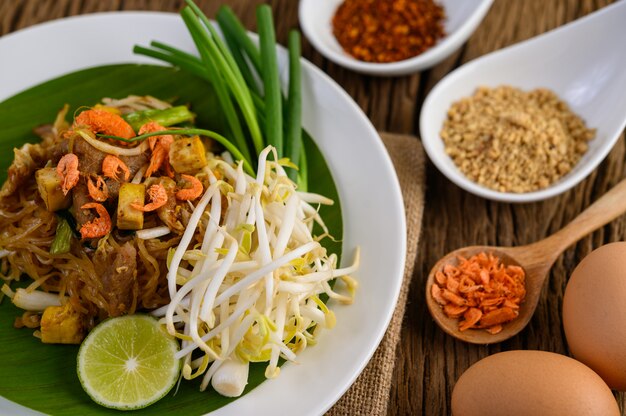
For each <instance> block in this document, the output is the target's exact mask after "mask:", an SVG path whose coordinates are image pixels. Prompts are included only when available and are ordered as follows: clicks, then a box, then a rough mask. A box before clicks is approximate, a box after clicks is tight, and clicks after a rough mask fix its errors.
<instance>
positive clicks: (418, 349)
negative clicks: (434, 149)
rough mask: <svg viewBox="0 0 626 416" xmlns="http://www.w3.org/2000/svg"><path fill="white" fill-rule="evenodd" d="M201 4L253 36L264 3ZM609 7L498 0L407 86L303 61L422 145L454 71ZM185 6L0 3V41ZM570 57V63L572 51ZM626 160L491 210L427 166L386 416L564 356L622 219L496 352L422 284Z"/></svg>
mask: <svg viewBox="0 0 626 416" xmlns="http://www.w3.org/2000/svg"><path fill="white" fill-rule="evenodd" d="M320 1H323V0H320ZM198 3H199V4H200V5H201V6H202V8H203V10H204V11H205V12H206V13H207V14H209V15H212V14H213V13H214V12H215V11H216V10H217V8H218V6H219V5H220V4H222V3H229V4H230V5H231V6H232V7H233V8H234V10H235V11H236V13H237V14H238V15H239V16H240V17H241V19H242V20H243V21H244V23H245V24H246V26H247V27H248V28H249V29H251V30H254V29H255V17H254V6H255V5H256V4H258V3H262V2H261V1H259V0H208V1H198ZM268 3H270V4H271V5H272V6H273V7H274V11H275V21H276V24H277V37H278V40H279V42H281V43H283V44H284V43H285V40H286V35H287V30H288V29H289V28H291V27H296V26H297V25H298V19H297V1H295V0H273V1H269V2H268ZM609 3H611V1H608V0H547V1H546V0H496V1H495V3H494V5H493V7H492V9H491V10H490V12H489V14H488V15H487V17H486V18H485V20H484V21H483V22H482V24H481V25H480V26H479V28H478V30H477V31H476V32H475V33H474V35H473V36H472V37H471V38H470V39H469V41H468V42H467V44H465V45H464V46H463V47H462V48H461V49H460V50H458V51H457V52H456V53H454V54H453V55H452V56H451V57H450V58H448V59H446V60H445V61H444V62H443V63H441V64H440V65H438V66H436V67H434V68H433V69H431V70H429V71H426V72H422V73H418V74H415V75H411V76H406V77H400V78H373V77H367V76H361V75H358V74H355V73H353V72H351V71H349V70H346V69H343V68H341V67H338V66H336V65H334V64H332V63H330V62H329V61H327V60H325V59H324V58H323V57H322V56H321V55H320V54H319V53H318V52H316V51H315V50H314V49H313V48H312V47H311V46H310V45H309V44H308V43H306V42H305V45H304V55H305V56H306V57H307V58H308V59H310V60H311V61H312V62H313V63H315V64H316V65H318V66H319V67H321V68H322V69H323V70H324V71H325V72H327V73H328V74H330V76H332V77H333V78H334V79H335V80H336V81H337V82H338V83H339V84H341V85H342V86H343V87H344V88H345V89H346V90H347V91H348V93H349V94H350V95H351V96H352V97H353V98H354V100H355V101H356V102H357V103H358V104H359V105H360V106H361V108H362V109H363V111H364V112H365V113H366V114H367V116H368V117H369V118H370V119H371V121H372V123H373V124H374V125H375V126H376V128H378V129H379V130H386V131H391V132H396V133H412V134H415V135H417V136H419V128H418V115H419V112H420V108H421V104H422V101H423V99H424V97H425V96H426V94H427V93H428V91H429V90H430V89H431V88H432V87H433V86H434V85H435V84H436V83H437V82H438V81H439V80H440V79H441V78H442V77H443V76H444V75H446V74H447V73H448V72H450V71H451V70H452V69H454V68H455V67H457V66H459V65H460V64H462V63H464V62H467V61H469V60H471V59H474V58H476V57H479V56H481V55H483V54H485V53H488V52H491V51H494V50H497V49H499V48H502V47H505V46H507V45H511V44H514V43H516V42H519V41H522V40H525V39H528V38H530V37H533V36H535V35H538V34H541V33H543V32H546V31H548V30H550V29H553V28H556V27H558V26H561V25H563V24H565V23H567V22H570V21H572V20H575V19H577V18H579V17H582V16H584V15H586V14H588V13H590V12H593V11H594V10H597V9H599V8H601V7H603V6H605V5H607V4H609ZM181 6H182V1H179V0H160V1H159V0H154V1H148V0H110V1H107V0H84V1H79V0H0V35H3V34H6V33H9V32H12V31H15V30H17V29H21V28H24V27H27V26H30V25H33V24H36V23H41V22H44V21H47V20H51V19H57V18H61V17H64V16H69V15H76V14H82V13H91V12H97V11H108V10H162V11H178V10H180V8H181ZM67 46H68V47H71V45H67ZM599 46H601V45H599ZM570 47H571V48H572V53H575V45H570ZM0 61H1V57H0ZM0 82H1V80H0ZM356 139H357V138H355V140H356ZM625 150H626V149H625V146H624V136H623V135H622V137H621V138H620V140H619V141H618V143H617V145H616V146H615V148H614V149H613V151H612V152H611V153H610V155H609V156H608V157H607V159H606V160H605V161H604V162H603V163H602V164H601V165H600V167H599V168H598V169H597V170H596V171H595V172H593V173H592V174H591V175H590V176H589V178H588V179H587V180H585V181H584V182H582V183H581V184H580V185H578V186H577V187H576V188H574V189H573V190H571V191H569V192H567V193H565V194H563V195H562V196H559V197H556V198H553V199H550V200H548V201H544V202H540V203H533V204H526V205H510V204H502V203H496V202H490V201H486V200H484V199H481V198H478V197H475V196H472V195H470V194H468V193H466V192H464V191H462V190H461V189H459V188H458V187H456V186H455V185H453V184H451V183H450V182H449V181H448V180H447V179H445V178H444V177H443V176H442V175H441V174H440V173H439V172H438V171H437V170H436V169H435V168H434V167H433V166H432V165H429V166H428V175H427V178H428V179H427V185H428V188H427V198H426V210H425V214H424V225H423V235H422V238H421V240H420V241H421V247H420V248H419V254H418V258H417V263H416V265H415V274H414V276H413V281H412V288H411V293H410V296H409V305H408V307H407V313H406V316H405V322H404V327H403V332H402V341H401V345H400V348H399V349H398V355H397V365H396V372H395V374H394V384H393V388H392V391H391V395H390V399H389V400H390V406H389V413H390V414H399V415H404V414H407V415H446V414H449V413H450V396H451V393H452V388H453V386H454V383H455V381H456V380H457V378H458V377H459V376H460V375H461V373H463V371H464V370H466V369H467V368H468V367H469V366H470V365H471V364H473V363H474V362H476V361H477V360H479V359H481V358H483V357H485V356H487V355H489V354H493V353H496V352H499V351H503V350H510V349H539V350H546V351H554V352H558V353H562V354H568V349H567V344H566V342H565V338H564V333H563V328H562V324H561V313H560V311H561V306H562V298H563V293H564V290H565V285H566V282H567V279H568V276H569V274H570V273H571V272H572V270H573V269H574V267H575V266H576V264H577V263H578V262H579V261H580V260H581V259H582V258H583V257H584V256H585V255H587V254H588V253H589V252H590V251H591V250H592V249H594V248H596V247H598V246H600V245H602V244H606V243H608V242H611V241H617V240H622V239H624V236H625V233H626V227H625V222H624V217H621V218H620V219H618V220H616V221H614V222H613V223H611V224H610V225H608V226H606V227H604V228H602V229H600V230H599V231H597V232H595V233H593V235H591V236H589V237H586V238H584V239H583V240H581V241H580V242H579V243H578V244H576V245H575V246H573V247H571V248H570V249H568V250H567V251H566V252H565V253H564V254H563V255H562V256H561V257H560V258H559V259H558V260H557V262H556V264H555V266H554V268H553V269H552V272H551V278H550V280H549V283H548V285H547V287H546V288H545V289H544V293H543V296H542V298H541V299H540V301H539V306H538V309H537V312H536V314H535V316H534V318H533V319H532V321H531V323H530V325H529V326H528V328H527V329H526V330H524V331H523V332H522V333H521V334H520V335H518V336H516V337H515V338H513V339H511V340H509V341H506V342H503V343H501V344H499V345H492V346H475V345H469V344H464V343H462V342H458V341H455V340H454V339H452V338H451V337H449V336H447V335H445V334H444V333H443V332H442V331H441V330H440V329H439V328H438V327H436V325H435V324H434V323H433V321H432V320H431V319H430V317H429V315H428V312H427V310H426V306H425V303H424V289H423V287H424V280H425V278H426V276H427V275H428V271H429V269H430V267H431V266H432V265H433V264H434V263H435V261H436V260H437V259H438V258H439V257H440V256H442V255H443V254H445V253H447V252H448V251H451V250H453V249H455V248H458V247H461V246H464V245H468V244H489V245H520V244H528V243H531V242H533V241H536V240H538V239H541V238H543V237H545V236H546V235H548V234H550V233H552V232H555V231H556V230H558V229H560V228H561V227H563V226H564V225H565V224H567V223H568V222H569V221H570V220H572V219H573V218H574V217H575V216H576V215H577V214H578V213H579V212H581V211H582V210H583V209H584V208H585V207H587V206H588V205H589V204H590V203H591V202H592V201H594V200H595V199H597V198H598V197H599V196H600V195H602V194H603V193H605V192H606V191H607V190H608V189H609V188H610V187H611V186H613V185H614V184H616V183H617V182H618V181H619V180H620V179H621V178H622V177H623V176H624V174H625V169H624V168H625V167H624V159H625V157H626V151H625ZM616 397H617V399H618V402H619V405H620V408H621V409H622V414H626V413H624V410H623V409H624V407H625V404H626V403H625V398H624V395H623V394H621V393H620V394H617V395H616Z"/></svg>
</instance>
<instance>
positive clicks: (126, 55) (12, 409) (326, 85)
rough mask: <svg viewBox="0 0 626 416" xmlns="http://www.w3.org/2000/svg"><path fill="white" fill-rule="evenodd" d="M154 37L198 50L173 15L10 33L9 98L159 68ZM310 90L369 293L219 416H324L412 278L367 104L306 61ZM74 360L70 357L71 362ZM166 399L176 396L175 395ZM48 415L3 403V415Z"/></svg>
mask: <svg viewBox="0 0 626 416" xmlns="http://www.w3.org/2000/svg"><path fill="white" fill-rule="evenodd" d="M103 33H107V35H106V36H103V35H102V34H103ZM77 34H80V36H77ZM42 39H45V40H46V41H45V42H42ZM154 39H158V40H161V41H164V42H167V43H169V44H171V45H173V46H175V47H177V48H181V49H183V50H186V51H190V52H193V50H194V45H193V42H192V41H191V39H190V37H189V35H188V32H187V29H186V28H185V25H184V24H183V22H182V19H181V18H180V16H178V15H176V14H170V13H150V12H124V13H100V14H93V15H86V16H80V17H72V18H68V19H62V20H57V21H54V22H51V23H45V24H42V25H38V26H35V27H32V28H28V29H25V30H22V31H19V32H16V33H14V34H10V35H7V36H6V37H2V38H0V57H2V65H0V80H2V82H0V101H1V100H4V99H6V98H8V97H9V96H11V95H13V94H15V93H16V92H18V91H19V90H21V89H24V88H28V87H30V86H33V85H35V84H38V83H40V82H43V81H45V80H47V79H50V78H54V77H57V76H59V75H61V74H65V73H67V72H70V71H76V70H78V69H81V68H85V67H92V66H99V65H106V64H113V63H128V62H140V63H151V64H156V63H157V62H156V61H154V60H152V59H148V58H145V57H143V56H138V55H134V54H133V53H132V47H133V45H135V44H137V43H139V44H142V45H146V44H149V43H150V41H151V40H154ZM76 42H78V43H79V46H80V45H89V46H90V47H89V48H82V47H67V45H75V46H76ZM278 52H279V54H278V57H279V66H280V68H281V74H282V76H283V80H284V79H285V77H286V76H287V73H288V71H287V69H286V68H287V62H288V59H287V54H286V51H285V50H284V49H283V48H279V50H278ZM5 58H6V60H5ZM42 62H45V63H46V64H45V65H42V64H41V63H42ZM24 68H29V70H27V71H25V70H24ZM302 88H303V97H305V98H304V100H303V108H302V110H303V111H302V114H303V120H302V121H303V124H304V127H305V128H306V129H307V130H308V131H309V132H310V133H311V135H312V136H313V137H314V138H315V141H316V144H317V145H318V147H319V148H320V150H321V152H322V154H323V155H324V157H325V159H326V162H327V163H328V166H329V168H330V171H331V173H332V175H333V178H334V179H335V183H336V185H337V189H338V192H339V198H340V200H341V206H342V212H343V218H344V222H343V227H344V238H343V254H344V256H343V264H344V265H345V264H348V263H349V262H350V261H351V260H352V256H353V255H354V249H355V247H357V246H359V247H360V248H361V263H360V268H359V271H358V272H357V273H356V274H355V276H354V277H355V278H356V279H357V280H358V281H359V288H358V290H357V293H356V298H355V301H354V304H352V305H350V306H341V305H337V304H335V305H334V306H333V309H334V311H335V314H336V317H337V325H336V326H335V328H333V330H331V331H325V332H323V333H322V335H321V339H320V340H319V343H318V344H317V345H316V346H315V347H312V348H307V349H306V351H304V352H303V353H302V354H301V355H300V356H299V357H298V363H299V364H291V363H288V364H285V365H284V366H283V368H282V371H281V373H280V376H279V377H277V378H276V379H273V380H267V381H266V382H264V383H262V384H261V385H260V386H259V387H257V388H255V389H254V390H252V391H251V392H250V393H249V394H246V395H245V396H243V397H241V398H239V399H237V400H235V401H234V402H233V403H231V404H229V405H227V406H224V407H222V408H220V409H218V410H216V411H215V412H213V413H211V415H212V416H232V415H252V414H254V415H283V414H291V413H294V414H298V415H302V416H317V415H321V414H324V412H325V411H326V410H328V408H329V407H330V406H331V405H332V404H333V403H334V402H335V401H336V400H337V399H339V397H341V395H342V394H343V393H344V392H345V391H346V390H347V389H348V387H349V386H350V385H351V384H352V382H354V380H355V379H356V377H357V376H358V375H359V373H360V372H361V370H363V368H364V367H365V365H366V364H367V362H368V361H369V359H370V357H371V356H372V354H373V353H374V351H375V350H376V347H377V346H378V343H379V342H380V340H381V339H382V337H383V335H384V333H385V330H386V328H387V325H388V323H389V320H390V319H391V315H392V313H393V311H394V309H395V305H396V300H397V297H398V293H399V290H400V285H401V282H402V277H403V272H404V261H405V255H406V225H405V216H404V205H403V203H402V195H401V193H400V186H399V183H398V179H397V176H396V173H395V170H394V168H393V164H392V163H391V160H390V158H389V155H388V154H387V152H386V150H385V147H384V145H383V143H382V141H381V140H380V137H379V136H378V134H377V132H376V130H375V129H374V127H373V126H372V124H371V123H370V122H369V120H368V119H367V117H366V116H365V115H364V114H363V112H362V111H361V109H360V108H359V106H358V105H357V104H356V103H355V102H354V101H353V100H352V99H351V98H350V96H349V95H348V94H347V93H346V92H345V91H344V90H342V89H341V87H340V86H339V85H337V84H336V83H335V82H334V81H333V80H332V79H331V78H330V77H328V76H327V75H326V74H324V73H323V72H322V71H321V70H320V69H319V68H317V67H315V66H314V65H312V64H311V63H310V62H307V61H305V60H303V67H302ZM42 99H45V97H42ZM354 137H358V139H359V157H358V158H354V157H346V155H350V154H352V153H353V152H354V145H355V143H354V140H352V139H353V138H354ZM310 174H313V172H311V173H310ZM372 188H375V189H376V190H377V191H376V198H372V192H371V190H372ZM2 306H5V305H2ZM71 361H72V357H68V364H70V363H71ZM0 374H2V367H1V365H0ZM55 388H59V389H62V388H64V386H55ZM163 400H176V399H175V398H172V397H171V396H168V397H166V398H164V399H163ZM147 410H148V413H149V409H147ZM180 412H182V413H184V409H181V410H180ZM39 414H40V413H38V412H33V411H31V410H28V409H25V408H22V407H20V406H18V405H16V404H14V403H11V402H9V401H8V400H6V399H4V398H2V397H0V415H39Z"/></svg>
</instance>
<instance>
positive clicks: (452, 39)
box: [299, 0, 493, 76]
mask: <svg viewBox="0 0 626 416" xmlns="http://www.w3.org/2000/svg"><path fill="white" fill-rule="evenodd" d="M344 1H345V0H300V8H299V18H300V26H301V28H302V31H303V32H304V35H305V36H306V37H307V39H308V40H309V42H311V44H312V45H313V46H314V47H315V48H316V49H317V50H318V51H319V52H320V53H321V54H322V55H324V56H325V57H326V58H328V59H329V60H331V61H333V62H334V63H336V64H338V65H341V66H343V67H346V68H349V69H351V70H353V71H356V72H360V73H364V74H370V75H378V76H396V75H406V74H411V73H415V72H418V71H420V70H423V69H426V68H430V67H432V66H434V65H436V64H438V63H439V62H441V61H443V60H444V59H445V58H447V57H448V56H450V55H451V54H452V53H453V52H454V51H456V50H457V49H458V48H459V47H460V46H461V45H462V44H463V43H464V42H465V41H467V39H468V38H469V37H470V36H471V35H472V33H474V30H476V28H477V27H478V25H479V24H480V22H481V21H482V20H483V18H484V17H485V15H486V14H487V12H488V11H489V8H490V7H491V4H492V3H493V0H472V1H467V0H440V1H435V3H437V4H438V5H440V6H441V7H443V11H444V15H445V17H444V20H443V30H444V35H443V37H441V38H439V39H438V40H437V41H436V43H435V44H434V45H433V46H431V47H429V48H428V49H426V50H425V51H423V52H421V53H420V54H418V55H416V56H413V57H410V58H407V59H402V60H399V61H394V62H384V63H378V62H367V61H364V60H360V59H357V58H355V57H354V56H352V55H351V54H349V53H348V52H346V51H345V50H344V48H343V47H342V46H341V44H340V43H339V41H338V40H337V38H336V37H335V35H334V34H333V18H334V16H335V14H336V13H337V10H338V9H339V7H340V6H341V5H342V4H343V3H344ZM405 1H406V2H407V3H408V2H410V1H412V0H405ZM374 19H375V20H376V19H377V18H376V17H375V16H374ZM383 20H384V19H383V18H381V19H378V22H374V24H381V25H382V24H383V23H384V21H383Z"/></svg>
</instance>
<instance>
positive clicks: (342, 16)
mask: <svg viewBox="0 0 626 416" xmlns="http://www.w3.org/2000/svg"><path fill="white" fill-rule="evenodd" d="M444 18H445V13H444V10H443V8H442V7H441V6H440V5H438V4H437V3H435V2H434V1H433V0H345V1H344V2H343V3H342V4H341V6H339V8H338V9H337V11H336V12H335V16H334V17H333V34H334V35H335V37H336V38H337V40H338V41H339V43H340V44H341V46H342V47H343V49H344V50H345V51H346V52H347V53H349V54H350V55H352V56H354V57H355V58H356V59H359V60H361V61H367V62H381V63H382V62H395V61H401V60H403V59H408V58H412V57H414V56H417V55H419V54H420V53H422V52H424V51H425V50H427V49H428V48H430V47H432V46H433V45H434V44H435V43H436V42H437V40H438V39H439V38H441V37H443V36H444V35H445V33H444V29H443V20H444Z"/></svg>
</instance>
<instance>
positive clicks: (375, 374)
mask: <svg viewBox="0 0 626 416" xmlns="http://www.w3.org/2000/svg"><path fill="white" fill-rule="evenodd" d="M381 136H382V138H383V142H384V143H385V146H386V147H387V150H388V151H389V155H390V156H391V160H392V161H393V164H394V166H395V168H396V172H397V174H398V179H399V180H400V187H401V188H402V196H403V197H404V209H405V211H406V224H407V253H406V265H405V267H404V280H403V282H402V287H401V289H400V296H399V298H398V304H397V306H396V310H395V311H394V313H393V316H392V318H391V322H390V324H389V327H388V328H387V333H386V334H385V336H384V338H383V340H382V341H381V343H380V345H379V346H378V349H377V350H376V352H375V353H374V356H373V357H372V359H371V361H370V362H369V364H368V365H367V367H366V368H365V370H363V373H361V375H360V376H359V377H358V378H357V380H356V382H355V383H354V384H353V385H352V387H350V389H349V390H348V391H347V392H346V394H345V395H344V396H343V397H342V398H341V399H340V400H339V401H338V402H337V403H336V404H335V406H334V407H332V408H331V409H330V410H329V411H328V413H327V415H331V416H339V415H342V416H343V415H367V416H377V415H386V414H387V405H388V403H389V391H390V389H391V379H392V376H393V370H394V367H395V360H396V348H397V346H398V343H399V342H400V329H401V327H402V318H403V317H404V311H405V308H406V301H407V297H408V294H409V284H410V282H411V276H412V275H413V268H414V266H415V257H416V255H417V245H418V242H419V237H420V230H421V228H422V213H423V211H424V187H425V185H424V152H423V149H422V145H421V143H420V141H419V140H417V138H415V137H412V136H402V135H395V134H386V133H383V134H381Z"/></svg>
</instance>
